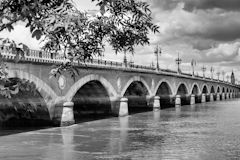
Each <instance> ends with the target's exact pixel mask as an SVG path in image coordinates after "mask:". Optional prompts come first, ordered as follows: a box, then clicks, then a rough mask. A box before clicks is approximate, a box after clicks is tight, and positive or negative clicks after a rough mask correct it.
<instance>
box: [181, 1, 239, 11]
mask: <svg viewBox="0 0 240 160" xmlns="http://www.w3.org/2000/svg"><path fill="white" fill-rule="evenodd" d="M179 1H182V2H184V9H185V10H188V11H193V10H196V9H202V10H207V9H215V8H219V9H223V10H228V11H233V10H235V11H237V10H239V8H240V1H239V0H179Z"/></svg>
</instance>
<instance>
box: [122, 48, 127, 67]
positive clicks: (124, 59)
mask: <svg viewBox="0 0 240 160" xmlns="http://www.w3.org/2000/svg"><path fill="white" fill-rule="evenodd" d="M123 64H124V65H125V67H127V55H126V51H124V57H123Z"/></svg>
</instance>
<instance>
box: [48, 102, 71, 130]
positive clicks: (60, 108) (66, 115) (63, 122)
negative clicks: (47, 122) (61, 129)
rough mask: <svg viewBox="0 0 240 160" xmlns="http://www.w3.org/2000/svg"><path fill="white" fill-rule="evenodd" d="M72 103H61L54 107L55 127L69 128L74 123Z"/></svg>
mask: <svg viewBox="0 0 240 160" xmlns="http://www.w3.org/2000/svg"><path fill="white" fill-rule="evenodd" d="M73 106H74V103H73V102H61V103H58V104H56V105H55V113H54V117H53V119H52V120H53V123H54V125H56V126H69V125H73V124H74V123H75V120H74V114H73Z"/></svg>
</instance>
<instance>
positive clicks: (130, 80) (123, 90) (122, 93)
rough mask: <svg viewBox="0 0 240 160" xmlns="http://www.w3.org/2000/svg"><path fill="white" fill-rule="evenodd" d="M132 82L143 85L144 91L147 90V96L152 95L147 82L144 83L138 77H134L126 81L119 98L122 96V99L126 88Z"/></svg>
mask: <svg viewBox="0 0 240 160" xmlns="http://www.w3.org/2000/svg"><path fill="white" fill-rule="evenodd" d="M133 82H141V83H142V84H143V85H144V87H146V89H147V91H148V94H149V95H150V96H152V95H153V94H152V91H151V89H150V87H149V86H148V84H147V82H146V81H145V80H144V79H143V78H141V77H140V76H134V77H132V78H130V79H129V80H128V82H127V83H126V85H125V86H124V87H123V89H122V91H121V96H122V97H123V96H124V94H125V93H126V91H127V89H128V87H129V86H130V85H131V84H132V83H133Z"/></svg>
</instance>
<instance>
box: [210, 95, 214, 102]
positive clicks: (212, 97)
mask: <svg viewBox="0 0 240 160" xmlns="http://www.w3.org/2000/svg"><path fill="white" fill-rule="evenodd" d="M213 101H214V96H213V93H210V102H213Z"/></svg>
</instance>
